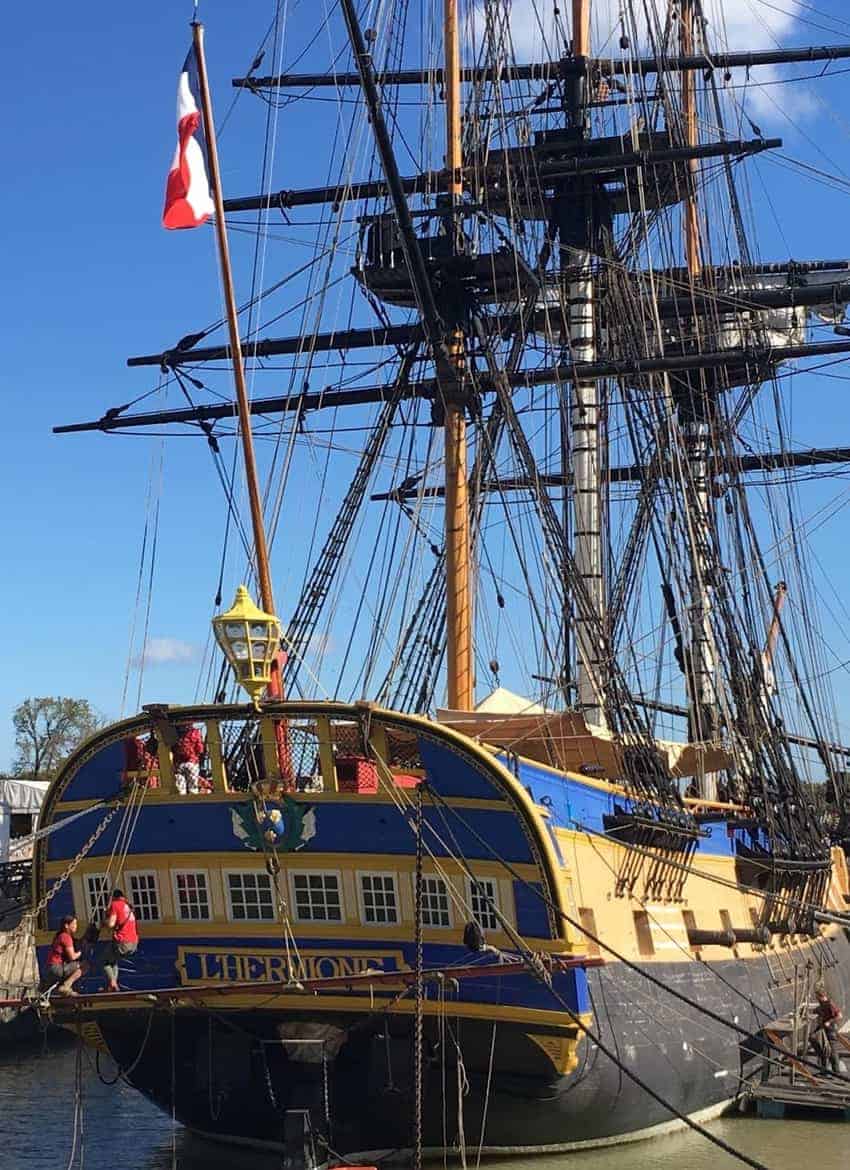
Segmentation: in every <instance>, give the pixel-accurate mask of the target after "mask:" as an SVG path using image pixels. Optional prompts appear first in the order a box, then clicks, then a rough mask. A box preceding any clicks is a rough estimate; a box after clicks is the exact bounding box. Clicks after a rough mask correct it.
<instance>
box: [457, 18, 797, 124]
mask: <svg viewBox="0 0 850 1170" xmlns="http://www.w3.org/2000/svg"><path fill="white" fill-rule="evenodd" d="M491 4H492V7H491V12H492V13H493V18H494V20H495V21H496V22H498V21H499V20H500V18H501V17H502V14H503V13H504V11H505V10H506V9H507V11H509V13H510V16H509V22H510V35H511V43H512V47H513V53H514V57H515V59H516V60H517V61H543V60H547V59H548V60H552V59H555V58H557V57H558V56H559V55H560V54H561V53H562V52H564V51H565V45H564V36H565V30H566V35H567V36H568V35H569V24H568V22H565V18H564V17H563V16H562V17H561V18H560V24H559V25H558V26H556V24H555V18H554V16H553V7H554V6H553V5H551V4H547V3H544V2H543V0H491ZM649 5H654V8H655V12H656V13H657V16H658V21H659V24H660V25H661V26H663V24H664V21H665V18H666V13H667V8H668V4H667V0H649ZM623 8H624V5H623V4H622V0H596V2H595V3H594V5H593V9H592V25H591V43H592V48H593V52H594V53H598V54H600V55H609V56H613V57H616V56H617V55H618V54H619V53H620V51H621V50H620V48H619V41H620V35H621V31H622V27H621V21H620V15H621V12H622V11H623ZM802 8H803V4H802V0H783V3H782V5H781V10H779V6H772V5H768V4H766V3H763V2H762V0H706V3H705V4H704V5H703V11H704V13H705V17H706V20H707V21H708V39H709V45H710V46H711V48H713V49H714V50H715V51H722V50H747V49H769V48H773V47H775V46H776V45H777V43H781V44H785V43H787V41H788V40H789V38H790V37H791V35H792V34H793V32H794V29H795V26H796V24H797V20H798V17H799V15H800V13H801V11H802ZM561 9H562V11H564V10H565V9H568V6H567V5H561ZM484 13H485V0H479V2H477V3H473V4H472V6H471V8H470V10H469V15H470V17H471V19H470V21H469V24H468V38H467V40H468V45H469V47H470V49H471V47H472V45H473V44H474V45H475V46H477V48H478V49H479V51H480V48H481V45H482V42H483V38H484V34H485V24H486V22H485V17H484ZM635 13H636V16H635V22H636V24H635V28H626V30H625V31H626V33H627V35H628V37H629V40H630V41H631V42H632V46H633V49H635V50H636V51H637V52H639V53H646V52H648V44H649V36H648V32H647V29H648V25H647V20H646V15H645V12H644V9H643V5H635ZM635 33H636V34H637V35H635ZM635 42H637V43H636V44H635ZM780 76H781V74H780V73H779V72H778V70H776V69H775V68H772V67H765V66H761V67H759V68H758V69H755V70H753V71H752V73H751V75H750V77H749V79H747V77H746V74H745V73H744V71H743V70H742V71H737V70H736V71H735V74H734V75H733V78H732V84H733V85H734V86H741V85H743V84H744V82H745V81H746V82H747V88H746V91H745V90H743V89H740V88H738V89H735V90H733V91H731V94H732V95H734V99H735V102H736V104H740V103H741V101H742V100H743V99H744V96H745V95H746V101H745V108H746V110H747V112H748V113H749V114H750V115H752V116H754V117H756V118H757V119H758V118H762V119H764V120H765V121H774V122H775V121H778V120H784V117H783V115H785V114H787V115H789V116H790V117H792V118H798V117H799V118H802V117H806V116H811V115H812V114H813V113H814V111H815V110H816V109H817V102H816V101H815V100H814V99H813V98H812V97H811V95H810V94H809V93H807V91H805V90H802V89H800V88H799V87H797V86H783V87H781V88H780V87H774V86H769V85H768V86H767V87H766V88H765V89H762V88H761V87H760V86H759V84H758V82H760V81H761V82H773V81H776V80H777V79H778V78H779V77H780ZM730 96H731V95H730Z"/></svg>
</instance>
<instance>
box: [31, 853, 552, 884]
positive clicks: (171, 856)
mask: <svg viewBox="0 0 850 1170" xmlns="http://www.w3.org/2000/svg"><path fill="white" fill-rule="evenodd" d="M279 860H280V863H281V869H283V870H287V869H292V870H297V871H299V872H301V871H302V870H308V871H309V870H320V869H326V870H344V871H346V872H351V873H359V872H360V871H361V870H362V871H363V872H364V873H367V872H369V871H372V870H379V871H381V872H384V871H387V872H391V873H399V874H406V873H413V870H414V868H415V865H416V858H415V857H414V856H413V854H410V855H408V854H405V853H302V852H300V851H296V852H294V853H281V854H279ZM438 860H439V863H440V872H441V873H442V872H445V873H447V874H450V875H451V876H457V877H464V876H465V875H466V869H465V867H464V866H462V865H460V864H459V863H458V862H456V861H452V859H451V858H448V857H441V858H439V859H438ZM105 862H106V859H105V858H104V857H91V858H85V859H84V860H83V861H81V862H80V864H79V866H78V867H77V870H76V872H77V873H80V874H85V873H101V872H102V871H103V868H104V865H105ZM66 864H67V862H66V861H64V860H62V859H61V858H59V859H58V860H56V861H48V862H47V863H46V865H45V866H44V873H45V876H47V877H57V876H58V875H59V874H60V873H62V871H63V870H64V868H65V866H66ZM211 866H219V867H222V866H226V867H227V868H228V869H241V870H244V872H245V873H249V872H250V871H252V870H255V869H256V870H263V871H265V864H264V858H263V855H262V854H261V853H257V852H254V851H253V850H248V849H233V850H226V851H225V850H222V851H207V852H198V853H178V852H165V851H163V852H162V853H128V854H127V859H126V862H125V866H124V868H125V869H132V870H137V869H157V868H162V869H208V868H210V867H211ZM471 868H472V869H473V871H474V872H475V873H476V874H479V875H480V876H481V877H496V878H499V877H503V876H504V872H505V871H504V867H503V866H501V865H500V864H499V862H498V861H478V860H476V861H475V862H474V863H472V864H471ZM512 868H514V869H515V870H516V872H517V873H518V874H519V875H520V876H521V877H523V878H526V879H529V880H534V879H536V878H537V876H538V872H537V867H536V866H534V865H530V864H529V863H528V862H522V863H517V864H516V865H513V866H512ZM425 872H426V873H433V872H435V866H434V863H433V862H432V861H430V860H429V859H426V861H425Z"/></svg>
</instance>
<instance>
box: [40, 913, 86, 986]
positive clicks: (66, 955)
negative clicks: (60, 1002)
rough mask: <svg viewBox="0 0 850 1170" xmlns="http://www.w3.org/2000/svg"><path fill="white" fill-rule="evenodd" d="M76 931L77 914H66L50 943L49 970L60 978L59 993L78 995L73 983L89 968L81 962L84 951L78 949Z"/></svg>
mask: <svg viewBox="0 0 850 1170" xmlns="http://www.w3.org/2000/svg"><path fill="white" fill-rule="evenodd" d="M76 931H77V919H76V916H75V915H73V914H66V915H65V917H64V918H63V919H62V925H61V926H60V928H59V930H57V931H56V934H55V935H54V936H53V942H52V943H51V944H50V951H49V952H48V955H47V970H48V972H49V974H50V976H51V977H52V978H53V979H56V980H58V986H57V987H56V994H57V995H77V992H76V991H74V990H73V985H74V984H75V983H76V982H77V980H78V979H79V978H80V976H81V975H83V974H85V972H86V971H87V970H88V968H87V966H86V965H85V964H83V963H81V962H80V959H81V958H82V951H78V950H77V945H76V942H75V941H74V935H75V933H76Z"/></svg>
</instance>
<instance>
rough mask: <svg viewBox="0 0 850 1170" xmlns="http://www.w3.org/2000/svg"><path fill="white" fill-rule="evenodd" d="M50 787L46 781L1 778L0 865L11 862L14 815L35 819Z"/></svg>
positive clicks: (11, 777) (10, 777) (9, 777)
mask: <svg viewBox="0 0 850 1170" xmlns="http://www.w3.org/2000/svg"><path fill="white" fill-rule="evenodd" d="M49 787H50V785H49V784H48V782H47V781H46V780H22V779H19V778H17V777H13V776H0V863H2V862H4V861H8V860H9V837H10V831H11V827H12V814H13V813H28V814H29V815H30V816H31V817H34V816H35V815H36V814H37V813H38V810H39V809H40V808H41V804H42V801H43V800H44V796H45V793H46V792H47V789H48V788H49Z"/></svg>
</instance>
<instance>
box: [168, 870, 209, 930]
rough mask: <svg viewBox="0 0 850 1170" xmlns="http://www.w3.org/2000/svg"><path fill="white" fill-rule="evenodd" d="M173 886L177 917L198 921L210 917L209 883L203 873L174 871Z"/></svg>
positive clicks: (185, 920)
mask: <svg viewBox="0 0 850 1170" xmlns="http://www.w3.org/2000/svg"><path fill="white" fill-rule="evenodd" d="M174 888H175V890H176V892H177V917H178V918H180V919H182V920H183V921H184V922H199V921H206V920H207V919H209V918H211V917H212V915H211V914H210V892H209V885H208V883H207V875H206V874H205V873H203V872H192V873H176V874H175V875H174Z"/></svg>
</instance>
